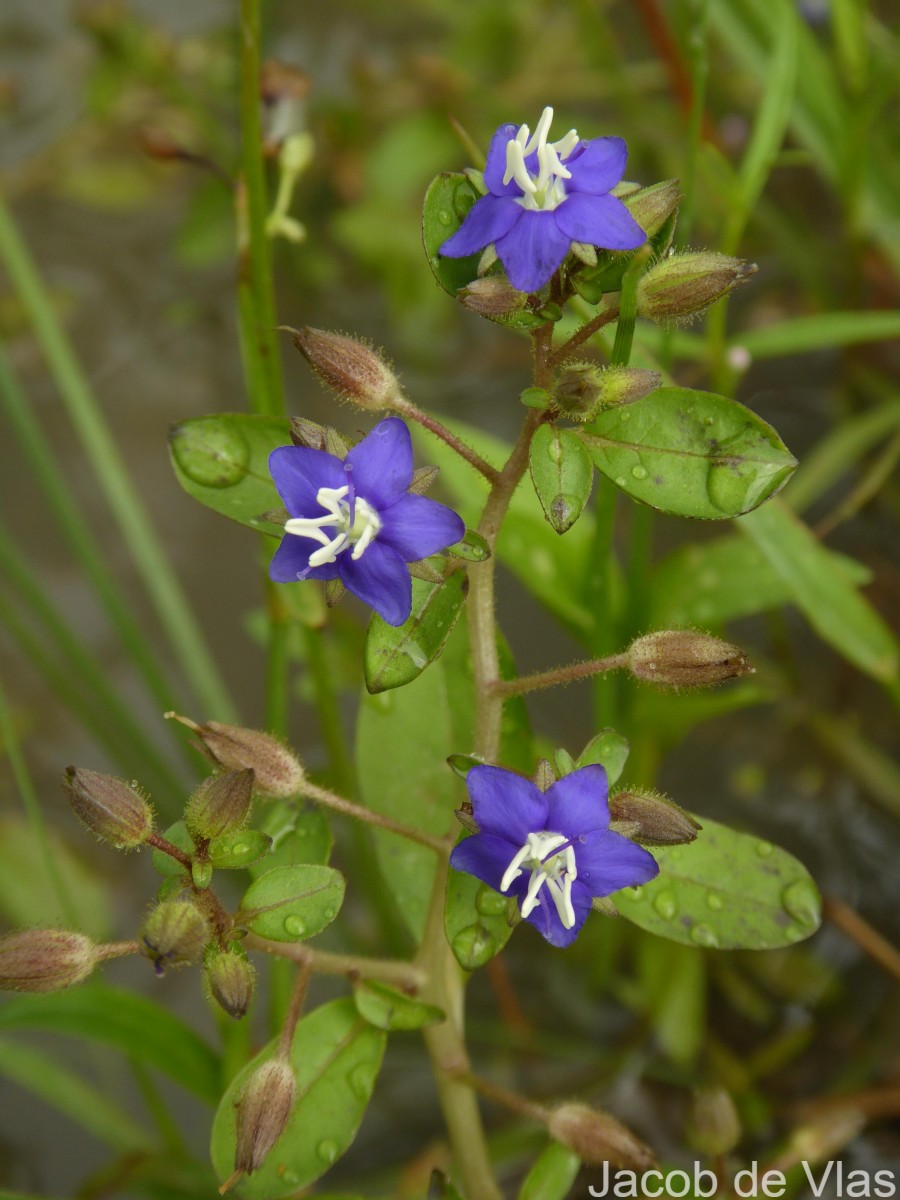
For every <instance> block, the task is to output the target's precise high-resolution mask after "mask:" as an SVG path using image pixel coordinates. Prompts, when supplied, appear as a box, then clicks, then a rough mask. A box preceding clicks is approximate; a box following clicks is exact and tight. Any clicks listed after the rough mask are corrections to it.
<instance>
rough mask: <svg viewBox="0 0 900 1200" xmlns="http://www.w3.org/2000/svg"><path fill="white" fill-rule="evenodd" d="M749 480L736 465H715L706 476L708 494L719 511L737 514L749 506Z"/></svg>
mask: <svg viewBox="0 0 900 1200" xmlns="http://www.w3.org/2000/svg"><path fill="white" fill-rule="evenodd" d="M747 488H748V481H747V480H746V479H745V478H744V477H743V476H742V475H740V474H739V473H738V470H737V468H736V467H733V466H725V465H718V464H716V465H714V466H711V467H710V468H709V471H708V473H707V476H706V494H707V496H709V499H710V502H711V503H712V505H713V507H715V508H717V509H718V510H719V512H724V513H729V514H731V515H736V514H737V513H742V512H744V511H745V509H746V507H747Z"/></svg>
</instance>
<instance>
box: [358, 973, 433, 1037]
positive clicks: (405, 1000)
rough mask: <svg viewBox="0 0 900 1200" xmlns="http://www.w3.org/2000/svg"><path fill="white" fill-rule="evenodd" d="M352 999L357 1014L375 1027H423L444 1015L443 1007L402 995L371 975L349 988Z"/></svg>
mask: <svg viewBox="0 0 900 1200" xmlns="http://www.w3.org/2000/svg"><path fill="white" fill-rule="evenodd" d="M353 1001H354V1003H355V1004H356V1009H357V1012H358V1013H359V1015H360V1016H361V1017H365V1019H366V1020H367V1021H368V1022H369V1024H370V1025H374V1026H375V1027H376V1028H377V1029H386V1030H389V1031H390V1030H408V1029H423V1028H424V1027H425V1026H426V1025H436V1024H438V1022H439V1021H445V1020H446V1019H447V1017H446V1013H445V1012H444V1010H443V1009H441V1008H438V1007H437V1006H436V1005H434V1004H424V1003H423V1002H422V1001H421V1000H414V999H413V997H412V996H404V994H403V992H398V991H397V990H396V988H392V987H388V986H387V984H384V983H376V982H375V980H373V979H361V980H360V981H359V982H358V983H357V984H356V985H355V987H354V988H353Z"/></svg>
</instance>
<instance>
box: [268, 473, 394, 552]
mask: <svg viewBox="0 0 900 1200" xmlns="http://www.w3.org/2000/svg"><path fill="white" fill-rule="evenodd" d="M316 503H317V504H320V505H321V506H322V508H324V509H325V515H324V516H322V517H291V518H290V520H289V521H286V522H285V526H284V531H285V533H293V534H295V535H296V536H297V537H308V538H313V539H314V540H315V541H317V542H320V543H321V546H322V548H321V550H314V551H313V552H312V554H311V555H310V556H309V565H310V566H311V567H322V566H324V565H325V564H326V563H333V562H334V561H335V560H336V559H337V556H338V555H339V554H343V552H344V551H345V550H346V549H348V547H350V546H352V547H353V550H352V552H351V554H350V557H351V558H352V559H354V561H355V560H356V559H358V558H361V557H362V555H363V554H364V553H365V551H366V549H367V547H368V546H369V545H370V544H371V543H372V542H373V541H374V539H375V538H376V537H377V536H378V533H379V532H380V530H381V518H380V517H379V515H378V513H377V512H376V511H375V509H374V508H372V506H371V505H370V504H368V503H367V501H365V500H363V498H362V496H356V495H354V494H352V493H351V489H350V487H349V486H347V487H340V488H327V487H323V488H319V490H318V492H316ZM326 531H327V532H326Z"/></svg>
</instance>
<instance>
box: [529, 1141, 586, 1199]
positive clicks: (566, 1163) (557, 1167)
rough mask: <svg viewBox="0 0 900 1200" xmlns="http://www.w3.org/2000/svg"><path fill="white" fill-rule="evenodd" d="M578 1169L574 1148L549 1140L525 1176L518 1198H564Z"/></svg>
mask: <svg viewBox="0 0 900 1200" xmlns="http://www.w3.org/2000/svg"><path fill="white" fill-rule="evenodd" d="M580 1169H581V1159H580V1158H579V1157H578V1155H577V1154H576V1153H575V1151H574V1150H570V1149H569V1148H568V1147H567V1146H562V1145H560V1143H559V1142H551V1143H550V1145H549V1146H548V1147H547V1148H546V1149H545V1150H544V1152H543V1153H542V1154H541V1155H540V1156H539V1158H538V1159H537V1161H536V1162H535V1164H534V1166H533V1167H532V1168H531V1170H530V1171H529V1172H528V1174H527V1175H526V1176H525V1179H524V1181H523V1183H522V1187H521V1188H520V1190H519V1200H565V1198H566V1196H568V1194H569V1189H570V1188H571V1187H572V1184H573V1183H574V1182H575V1177H576V1176H577V1174H578V1172H579V1170H580Z"/></svg>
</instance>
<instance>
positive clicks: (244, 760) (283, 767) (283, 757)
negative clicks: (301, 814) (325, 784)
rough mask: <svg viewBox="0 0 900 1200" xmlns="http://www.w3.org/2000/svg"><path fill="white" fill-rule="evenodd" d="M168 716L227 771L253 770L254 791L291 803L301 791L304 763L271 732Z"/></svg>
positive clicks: (173, 715) (168, 714)
mask: <svg viewBox="0 0 900 1200" xmlns="http://www.w3.org/2000/svg"><path fill="white" fill-rule="evenodd" d="M166 717H167V719H170V720H175V721H178V722H180V723H181V724H182V725H185V726H187V728H188V729H190V730H192V731H193V732H194V733H195V734H196V735H197V737H198V738H199V739H200V742H201V744H202V746H203V750H204V751H205V753H206V755H207V756H208V757H209V758H210V760H211V761H212V762H214V763H216V765H217V766H220V767H224V768H225V770H226V771H239V770H243V769H245V768H247V767H249V768H250V769H251V770H252V771H253V776H254V780H253V786H254V790H255V791H256V792H258V793H260V794H261V795H263V796H274V797H276V798H277V799H279V800H287V799H290V798H291V797H292V796H296V795H297V794H298V792H299V791H300V790H301V788H302V786H303V782H304V779H305V775H304V773H303V767H302V766H301V765H300V760H299V759H298V758H297V756H296V755H295V754H294V753H293V751H291V750H289V749H288V747H287V746H285V745H284V744H283V743H282V742H280V741H279V740H278V738H276V737H273V736H272V735H271V734H270V733H263V732H262V731H261V730H258V729H244V728H242V727H241V726H240V725H224V724H222V722H220V721H207V723H206V724H205V725H198V724H197V723H196V722H195V721H192V720H191V719H190V717H181V716H179V715H178V713H166Z"/></svg>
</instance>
